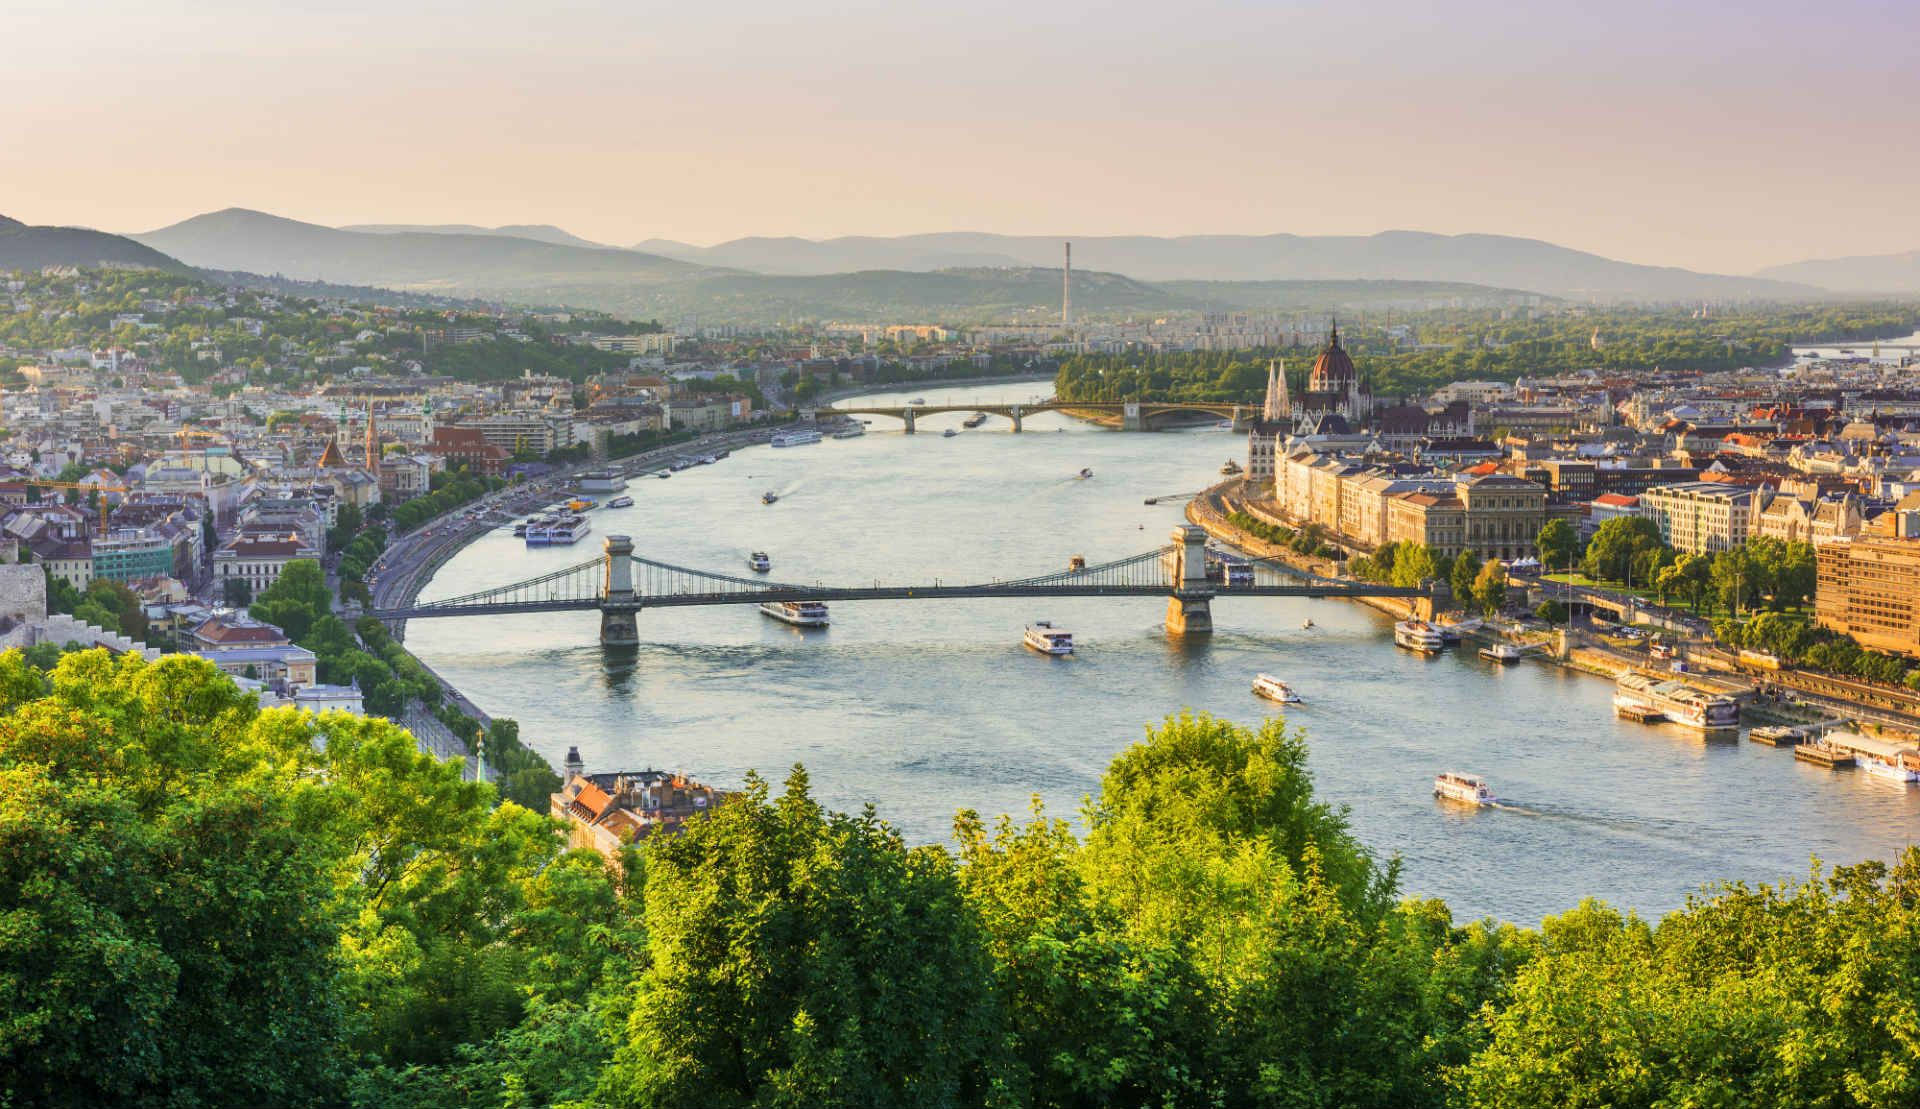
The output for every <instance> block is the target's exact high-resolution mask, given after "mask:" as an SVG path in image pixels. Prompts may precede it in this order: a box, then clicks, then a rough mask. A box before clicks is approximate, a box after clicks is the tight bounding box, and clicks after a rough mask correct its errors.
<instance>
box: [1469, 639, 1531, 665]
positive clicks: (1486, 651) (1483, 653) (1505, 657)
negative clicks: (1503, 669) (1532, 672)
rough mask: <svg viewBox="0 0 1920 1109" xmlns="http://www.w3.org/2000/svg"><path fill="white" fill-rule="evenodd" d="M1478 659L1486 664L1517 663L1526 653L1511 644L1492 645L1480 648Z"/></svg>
mask: <svg viewBox="0 0 1920 1109" xmlns="http://www.w3.org/2000/svg"><path fill="white" fill-rule="evenodd" d="M1480 657H1481V658H1483V659H1486V660H1487V661H1488V662H1519V661H1520V660H1521V659H1522V658H1525V657H1526V652H1525V651H1522V650H1521V649H1520V648H1518V647H1516V646H1514V645H1513V644H1511V643H1494V644H1490V645H1488V646H1485V647H1482V648H1480Z"/></svg>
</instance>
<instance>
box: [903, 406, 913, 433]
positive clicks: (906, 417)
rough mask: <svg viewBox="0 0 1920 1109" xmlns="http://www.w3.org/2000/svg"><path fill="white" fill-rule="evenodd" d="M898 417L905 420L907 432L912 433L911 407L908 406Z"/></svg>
mask: <svg viewBox="0 0 1920 1109" xmlns="http://www.w3.org/2000/svg"><path fill="white" fill-rule="evenodd" d="M900 418H901V419H903V420H905V421H907V434H908V435H912V434H913V409H912V408H911V407H909V408H908V409H907V410H906V411H905V412H903V413H901V414H900Z"/></svg>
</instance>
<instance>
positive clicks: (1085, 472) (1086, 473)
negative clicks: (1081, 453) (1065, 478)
mask: <svg viewBox="0 0 1920 1109" xmlns="http://www.w3.org/2000/svg"><path fill="white" fill-rule="evenodd" d="M1078 476H1079V478H1080V480H1081V481H1085V480H1086V479H1088V478H1090V477H1092V476H1093V467H1092V466H1086V467H1083V468H1082V469H1081V470H1080V473H1079V475H1078Z"/></svg>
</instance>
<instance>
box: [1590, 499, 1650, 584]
mask: <svg viewBox="0 0 1920 1109" xmlns="http://www.w3.org/2000/svg"><path fill="white" fill-rule="evenodd" d="M1665 545H1666V544H1665V543H1664V542H1663V541H1662V540H1661V538H1660V526H1659V525H1658V524H1656V523H1654V522H1653V521H1652V520H1649V519H1647V518H1646V517H1644V516H1616V517H1614V518H1613V519H1611V520H1607V521H1604V522H1602V523H1601V525H1600V526H1599V527H1597V528H1595V529H1594V532H1593V538H1592V539H1590V540H1588V541H1587V553H1586V554H1585V555H1584V556H1583V557H1582V559H1581V569H1583V570H1584V571H1585V572H1586V575H1587V576H1588V577H1590V578H1597V579H1600V580H1603V581H1625V580H1627V576H1628V573H1629V571H1630V570H1632V569H1633V567H1634V562H1633V560H1634V558H1635V557H1637V556H1639V555H1641V554H1642V553H1643V552H1646V551H1648V550H1658V549H1660V548H1661V547H1664V546H1665ZM1643 584H1645V582H1644V581H1643Z"/></svg>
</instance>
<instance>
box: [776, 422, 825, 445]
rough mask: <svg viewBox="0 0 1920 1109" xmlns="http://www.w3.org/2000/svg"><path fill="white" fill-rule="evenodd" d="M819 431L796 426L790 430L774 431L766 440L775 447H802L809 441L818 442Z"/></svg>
mask: <svg viewBox="0 0 1920 1109" xmlns="http://www.w3.org/2000/svg"><path fill="white" fill-rule="evenodd" d="M819 441H820V433H819V432H817V431H815V430H813V429H812V428H810V427H797V428H794V429H793V430H791V431H776V432H774V433H773V438H771V439H769V440H767V442H768V443H769V444H770V445H772V446H775V447H804V446H806V445H807V444H809V443H818V442H819Z"/></svg>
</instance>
